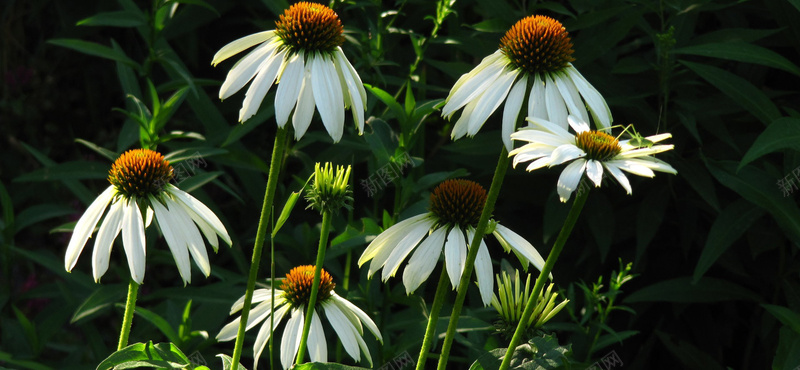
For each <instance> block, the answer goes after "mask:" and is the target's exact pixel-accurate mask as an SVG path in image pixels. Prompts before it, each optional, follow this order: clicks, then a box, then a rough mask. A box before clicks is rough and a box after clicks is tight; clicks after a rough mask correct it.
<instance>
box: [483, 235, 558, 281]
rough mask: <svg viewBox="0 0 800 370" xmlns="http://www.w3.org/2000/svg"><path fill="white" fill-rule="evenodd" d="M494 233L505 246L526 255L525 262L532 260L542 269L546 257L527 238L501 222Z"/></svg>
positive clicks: (534, 265) (551, 275)
mask: <svg viewBox="0 0 800 370" xmlns="http://www.w3.org/2000/svg"><path fill="white" fill-rule="evenodd" d="M494 234H495V236H496V237H498V238H497V240H498V241H500V244H503V247H504V248H509V249H511V250H512V251H514V252H515V253H517V255H518V256H521V257H524V258H525V264H527V262H530V263H531V264H533V267H536V269H537V270H539V271H542V268H544V262H545V261H544V258H542V255H541V254H539V251H537V250H536V248H534V247H533V245H532V244H531V243H529V242H528V241H527V240H525V238H523V237H522V236H520V235H519V234H517V233H515V232H514V231H512V230H511V229H509V228H507V227H505V226H503V225H500V224H497V226H495V229H494ZM501 238H502V240H501ZM506 243H507V245H506ZM550 278H551V279H552V278H553V274H552V273H551V274H550Z"/></svg>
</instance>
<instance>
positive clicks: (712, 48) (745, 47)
mask: <svg viewBox="0 0 800 370" xmlns="http://www.w3.org/2000/svg"><path fill="white" fill-rule="evenodd" d="M673 53H675V54H691V55H701V56H706V57H712V58H720V59H727V60H735V61H737V62H745V63H754V64H760V65H763V66H767V67H772V68H777V69H781V70H784V71H786V72H789V73H792V74H794V75H798V76H800V68H798V67H797V66H796V65H795V64H794V63H792V62H790V61H789V60H788V59H786V58H784V57H782V56H781V55H780V54H778V53H776V52H774V51H772V50H769V49H766V48H762V47H761V46H757V45H753V44H749V43H746V42H723V43H711V44H703V45H694V46H687V47H683V48H679V49H675V50H673Z"/></svg>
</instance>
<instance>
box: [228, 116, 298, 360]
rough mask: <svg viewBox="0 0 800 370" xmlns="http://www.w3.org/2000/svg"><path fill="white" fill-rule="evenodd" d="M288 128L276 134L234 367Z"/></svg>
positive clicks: (240, 348) (237, 337)
mask: <svg viewBox="0 0 800 370" xmlns="http://www.w3.org/2000/svg"><path fill="white" fill-rule="evenodd" d="M288 131H289V130H288V129H287V128H280V127H278V131H277V132H276V133H275V145H273V147H272V160H271V161H270V165H269V177H268V178H267V188H266V190H265V191H264V204H263V205H262V206H261V217H260V218H259V219H258V231H257V232H256V241H255V244H254V245H253V259H252V260H251V261H250V276H249V277H248V278H247V290H246V291H245V293H244V306H243V307H242V318H241V319H240V320H241V321H240V322H239V331H238V332H237V333H236V345H235V347H233V358H232V359H231V360H232V363H233V364H234V365H233V366H234V367H236V366H237V365H238V364H239V360H240V359H241V358H242V345H243V344H244V332H245V329H247V319H248V318H249V317H250V306H251V305H252V303H253V302H252V301H253V290H255V288H256V278H258V265H259V263H260V262H261V250H262V249H263V248H264V240H265V239H266V237H267V226H268V225H269V222H268V220H269V215H270V213H271V211H272V202H273V200H274V198H275V188H277V186H278V175H279V174H280V171H281V162H282V161H283V153H284V149H285V147H286V134H287V132H288Z"/></svg>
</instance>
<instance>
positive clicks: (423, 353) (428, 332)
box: [417, 268, 449, 370]
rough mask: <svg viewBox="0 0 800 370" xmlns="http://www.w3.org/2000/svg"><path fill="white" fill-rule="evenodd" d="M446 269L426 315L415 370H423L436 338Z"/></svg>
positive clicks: (446, 278)
mask: <svg viewBox="0 0 800 370" xmlns="http://www.w3.org/2000/svg"><path fill="white" fill-rule="evenodd" d="M448 282H449V279H448V277H447V269H445V268H442V274H441V275H440V276H439V285H437V286H436V295H435V296H434V297H433V305H432V306H431V312H430V313H429V314H428V326H427V327H426V328H425V339H423V341H422V348H420V350H419V359H418V360H417V370H423V369H425V361H426V360H427V358H428V351H430V350H431V346H432V345H433V339H434V338H435V337H436V335H435V334H436V324H437V323H438V322H439V311H441V310H442V304H443V303H444V297H445V295H446V294H447V283H448Z"/></svg>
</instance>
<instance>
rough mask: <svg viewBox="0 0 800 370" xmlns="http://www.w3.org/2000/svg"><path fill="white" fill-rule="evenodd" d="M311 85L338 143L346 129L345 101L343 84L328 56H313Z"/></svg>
mask: <svg viewBox="0 0 800 370" xmlns="http://www.w3.org/2000/svg"><path fill="white" fill-rule="evenodd" d="M310 64H311V86H312V87H313V89H312V90H313V91H314V101H315V102H316V103H317V110H318V111H319V115H320V117H322V123H323V124H324V125H325V129H326V130H327V131H328V134H329V135H330V136H331V138H332V139H333V142H334V143H338V142H339V140H341V139H342V133H343V130H344V102H343V101H342V87H341V86H342V85H341V82H340V81H339V76H338V74H337V73H336V69H335V67H334V65H333V61H332V60H329V59H328V58H327V57H326V56H323V55H320V54H315V55H314V56H312V57H311V61H310Z"/></svg>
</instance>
